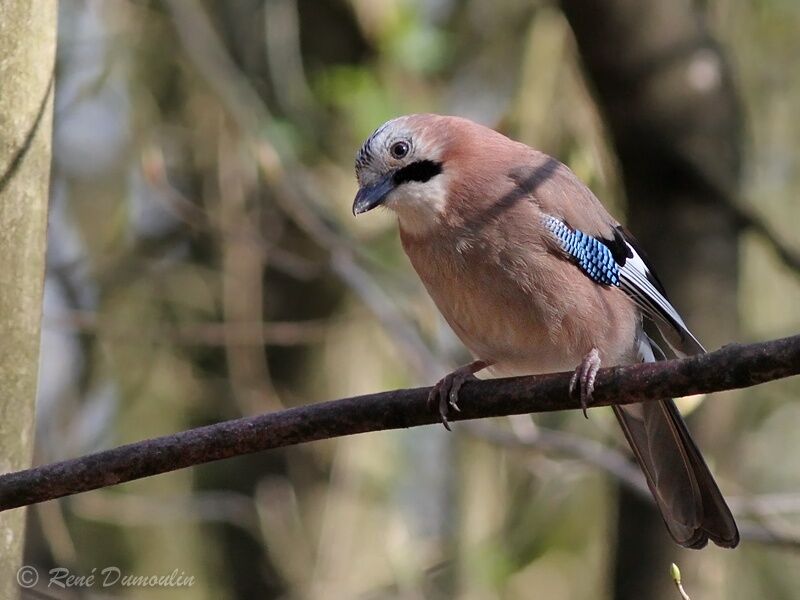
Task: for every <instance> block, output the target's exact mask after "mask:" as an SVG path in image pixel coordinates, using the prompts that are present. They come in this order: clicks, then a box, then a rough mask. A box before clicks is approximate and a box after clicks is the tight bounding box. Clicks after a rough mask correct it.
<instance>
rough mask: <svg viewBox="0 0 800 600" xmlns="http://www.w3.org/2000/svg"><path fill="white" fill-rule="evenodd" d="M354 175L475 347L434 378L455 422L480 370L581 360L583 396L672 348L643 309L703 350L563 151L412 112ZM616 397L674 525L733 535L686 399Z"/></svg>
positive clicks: (508, 372) (676, 531) (529, 370)
mask: <svg viewBox="0 0 800 600" xmlns="http://www.w3.org/2000/svg"><path fill="white" fill-rule="evenodd" d="M356 175H357V177H358V183H359V186H360V187H359V190H358V193H357V195H356V197H355V201H354V203H353V213H354V214H360V213H363V212H366V211H369V210H371V209H373V208H375V207H377V206H383V207H386V208H388V209H390V210H392V211H393V212H394V213H395V214H396V215H397V217H398V222H399V226H400V239H401V241H402V245H403V249H404V250H405V252H406V254H407V255H408V257H409V259H410V260H411V264H412V265H413V267H414V269H415V270H416V272H417V274H418V275H419V277H420V279H421V280H422V282H423V284H424V285H425V287H426V289H427V291H428V293H429V294H430V295H431V297H432V298H433V301H434V302H435V304H436V306H437V307H438V309H439V310H440V311H441V313H442V315H443V316H444V318H445V320H446V321H447V323H448V324H449V325H450V326H451V327H452V329H453V331H455V333H456V335H458V337H459V338H460V339H461V341H462V342H463V343H464V344H465V345H466V346H467V348H468V349H469V350H470V352H471V353H472V354H473V356H474V357H475V360H474V362H472V363H470V364H469V365H466V366H464V367H461V368H460V369H457V370H456V371H454V372H453V373H450V374H449V375H447V376H445V377H444V378H443V379H442V380H441V381H439V382H438V383H437V384H436V386H434V388H433V391H432V392H431V398H430V400H431V401H432V402H434V403H435V405H437V406H438V409H439V412H440V414H441V418H442V422H443V423H444V425H445V426H447V414H448V409H449V408H454V409H457V400H458V391H459V388H460V387H461V386H462V385H463V383H464V382H465V381H468V380H469V379H471V378H474V373H476V372H478V371H479V370H482V369H486V370H488V372H489V373H491V374H492V375H493V376H513V375H526V374H537V373H548V372H554V371H564V370H571V369H573V368H575V365H578V367H577V369H575V374H574V375H573V378H572V383H571V386H570V388H571V390H572V391H573V392H575V393H579V394H580V398H581V402H582V404H583V406H584V408H585V407H586V405H587V404H588V403H589V401H590V400H591V395H592V390H593V387H594V380H595V375H596V373H597V371H598V369H599V367H600V364H601V363H602V364H605V365H621V364H632V363H636V362H642V361H644V362H652V361H655V360H663V359H664V358H665V356H664V353H663V352H662V350H661V349H660V348H659V347H658V346H657V345H656V343H655V342H654V341H653V340H652V339H651V338H650V337H649V336H648V335H647V334H646V333H645V331H644V329H643V326H642V319H643V317H645V318H647V319H650V320H651V321H653V322H654V323H655V325H656V326H657V327H658V330H659V332H660V333H661V335H662V337H663V338H664V341H665V342H666V343H667V344H668V345H669V347H670V348H671V349H672V350H673V351H674V352H675V354H676V355H678V356H685V355H689V354H697V353H701V352H704V349H703V347H702V346H701V345H700V343H699V342H698V341H697V339H696V338H695V337H694V336H693V335H692V333H691V332H690V331H689V329H688V328H687V327H686V324H685V323H684V322H683V320H682V319H681V317H680V315H679V314H678V312H677V311H676V310H675V308H674V307H673V306H672V304H670V302H669V300H667V297H666V292H665V291H664V287H663V286H662V285H661V283H660V282H659V280H658V278H657V277H656V275H655V273H654V271H653V269H652V267H651V266H650V264H649V263H648V261H647V258H646V257H645V255H644V253H643V252H642V250H641V248H640V247H639V244H638V243H637V242H636V240H635V239H634V238H633V236H632V235H631V234H630V233H629V232H628V231H627V230H626V229H625V228H624V227H623V226H622V225H620V224H619V223H618V222H617V221H616V220H615V219H614V218H613V217H611V215H610V214H609V213H608V212H607V211H606V210H605V208H604V207H603V206H602V204H600V201H599V200H598V199H597V198H596V197H595V196H594V194H592V192H591V191H590V190H589V188H587V187H586V186H585V185H584V184H583V183H582V182H581V181H580V180H579V179H578V178H577V177H576V176H575V175H574V174H573V173H572V171H570V170H569V168H567V167H566V166H565V165H563V164H562V163H560V162H559V161H557V160H555V159H554V158H551V157H550V156H547V155H546V154H543V153H541V152H538V151H536V150H534V149H533V148H530V147H529V146H526V145H525V144H522V143H519V142H515V141H512V140H510V139H508V138H507V137H505V136H503V135H501V134H500V133H497V132H495V131H493V130H491V129H488V128H486V127H483V126H481V125H478V124H476V123H473V122H471V121H469V120H466V119H462V118H457V117H447V116H439V115H431V114H421V115H408V116H403V117H399V118H396V119H393V120H391V121H388V122H387V123H384V124H383V125H381V126H380V127H378V129H376V130H375V131H374V132H373V133H372V135H370V136H369V138H368V139H367V140H366V141H365V142H364V145H363V146H362V147H361V149H360V151H359V152H358V154H357V156H356ZM613 409H614V414H615V415H616V417H617V419H618V420H619V423H620V425H621V426H622V429H623V431H624V433H625V437H626V438H627V439H628V442H629V443H630V445H631V448H632V449H633V453H634V455H635V456H636V459H637V461H638V462H639V465H640V466H641V468H642V470H643V471H644V474H645V477H646V480H647V484H648V486H649V487H650V491H651V492H652V494H653V497H654V498H655V501H656V504H657V505H658V508H659V510H660V511H661V515H662V516H663V518H664V522H665V523H666V525H667V529H668V530H669V533H670V535H671V536H672V537H673V539H674V540H675V541H676V542H677V543H678V544H680V545H681V546H685V547H687V548H702V547H703V546H705V545H706V544H707V542H708V540H709V539H710V540H712V541H713V542H714V543H716V544H717V545H719V546H723V547H729V548H732V547H734V546H736V545H737V544H738V543H739V532H738V530H737V528H736V523H735V521H734V519H733V516H732V515H731V512H730V509H729V508H728V506H727V504H726V503H725V500H724V498H723V497H722V494H721V493H720V490H719V488H718V487H717V484H716V482H715V481H714V478H713V476H712V475H711V472H710V471H709V469H708V467H707V466H706V463H705V461H704V460H703V457H702V455H701V454H700V451H699V450H698V448H697V446H696V445H695V443H694V441H693V440H692V438H691V436H690V435H689V431H688V430H687V428H686V424H685V423H684V421H683V419H682V418H681V415H680V413H679V412H678V409H677V408H676V406H675V403H674V402H673V401H672V400H661V401H657V402H646V403H642V404H633V405H628V406H614V407H613ZM448 428H449V427H448Z"/></svg>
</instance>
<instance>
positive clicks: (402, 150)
mask: <svg viewBox="0 0 800 600" xmlns="http://www.w3.org/2000/svg"><path fill="white" fill-rule="evenodd" d="M389 153H390V154H391V155H392V156H393V157H394V158H404V157H405V155H406V154H408V142H395V143H394V144H392V147H391V148H389Z"/></svg>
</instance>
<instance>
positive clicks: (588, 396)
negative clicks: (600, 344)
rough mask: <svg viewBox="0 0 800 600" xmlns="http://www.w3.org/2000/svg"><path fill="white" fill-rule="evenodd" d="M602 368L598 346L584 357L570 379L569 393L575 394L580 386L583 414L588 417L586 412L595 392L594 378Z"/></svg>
mask: <svg viewBox="0 0 800 600" xmlns="http://www.w3.org/2000/svg"><path fill="white" fill-rule="evenodd" d="M599 370H600V353H599V352H598V351H597V348H592V349H591V351H590V352H589V353H588V354H587V355H586V356H584V357H583V360H582V361H581V364H579V365H578V368H577V369H575V372H574V373H573V374H572V379H570V381H569V393H570V395H572V396H574V395H575V388H576V387H577V388H580V399H581V408H582V409H583V416H584V417H586V418H587V419H588V418H589V415H588V414H586V409H587V408H588V406H589V404H590V403H591V401H592V394H593V393H594V379H595V377H597V372H598V371H599Z"/></svg>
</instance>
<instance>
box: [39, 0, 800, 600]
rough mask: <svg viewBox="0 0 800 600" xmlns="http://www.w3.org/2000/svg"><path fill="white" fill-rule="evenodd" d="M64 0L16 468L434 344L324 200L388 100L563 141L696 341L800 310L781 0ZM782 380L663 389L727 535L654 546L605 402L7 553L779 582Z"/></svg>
mask: <svg viewBox="0 0 800 600" xmlns="http://www.w3.org/2000/svg"><path fill="white" fill-rule="evenodd" d="M59 7H60V14H59V35H58V58H57V75H56V104H55V121H54V123H55V125H54V127H55V130H54V163H53V180H52V186H51V210H50V226H49V248H48V271H47V278H46V292H45V317H44V331H43V343H42V363H41V370H40V390H39V399H38V405H37V413H38V425H37V430H38V431H37V450H36V456H35V462H36V463H44V462H51V461H57V460H61V459H65V458H70V457H74V456H78V455H81V454H85V453H88V452H93V451H96V450H99V449H103V448H108V447H111V446H116V445H119V444H124V443H127V442H131V441H136V440H140V439H143V438H147V437H152V436H157V435H163V434H168V433H171V432H175V431H179V430H183V429H187V428H190V427H196V426H199V425H204V424H208V423H214V422H217V421H220V420H224V419H232V418H235V417H239V416H241V415H251V414H255V413H259V412H264V411H273V410H279V409H281V408H284V407H290V406H295V405H298V404H307V403H312V402H317V401H321V400H326V399H333V398H338V397H343V396H349V395H354V394H361V393H367V392H374V391H379V390H385V389H391V388H397V387H410V386H418V385H430V384H432V383H433V382H435V381H436V380H437V379H438V378H439V377H441V376H442V375H443V374H444V373H445V372H447V371H448V370H449V369H451V368H452V367H454V366H456V365H458V364H460V363H462V362H464V361H465V360H466V359H467V356H466V354H465V351H464V350H463V349H462V347H461V346H460V344H459V343H458V341H457V340H456V339H455V337H454V335H453V334H452V333H451V332H450V331H449V329H448V328H447V326H446V325H445V324H444V322H443V321H442V319H441V318H440V317H439V316H438V313H437V312H436V310H435V308H434V306H433V304H432V302H431V301H430V300H429V299H428V297H427V295H426V294H425V293H424V290H423V289H422V287H421V285H420V284H419V282H418V281H417V279H416V277H415V275H414V274H413V272H412V270H411V268H410V265H409V264H408V262H407V261H406V259H405V257H404V256H403V254H402V250H401V249H400V245H399V240H398V237H397V232H396V226H395V224H394V222H393V219H392V217H391V216H390V215H389V214H386V213H385V214H378V213H377V212H376V213H370V214H369V215H367V216H365V217H362V218H359V219H358V220H356V219H354V218H353V217H352V216H351V213H350V206H351V203H352V198H353V195H354V193H355V190H356V182H355V179H354V175H353V158H354V155H355V152H356V151H357V149H358V148H359V146H360V145H361V142H362V141H363V139H364V138H365V137H366V136H367V135H368V134H369V133H370V132H371V131H372V130H373V129H374V128H375V127H377V126H378V125H380V124H381V123H382V122H383V121H385V120H386V119H388V118H391V117H394V116H397V115H400V114H404V113H410V112H425V111H430V112H440V113H448V114H458V115H462V116H467V117H470V118H472V119H474V120H477V121H479V122H481V123H484V124H487V125H489V126H491V127H494V128H497V129H499V130H501V131H503V132H504V133H506V134H507V135H509V136H511V137H514V138H516V139H519V140H522V141H524V142H526V143H528V144H530V145H533V146H536V147H537V148H540V149H541V150H544V151H545V152H548V153H549V154H552V155H554V156H556V157H558V158H560V159H561V160H562V161H563V162H565V163H567V164H568V165H569V166H570V167H571V168H572V169H573V170H574V171H575V172H576V173H577V174H578V175H579V176H580V177H581V178H583V179H584V180H585V181H586V182H587V183H588V184H589V185H590V186H591V187H592V189H593V190H594V191H595V193H596V194H597V195H598V196H599V197H600V198H601V199H602V200H603V202H604V203H605V204H606V205H607V206H608V207H609V208H610V209H611V210H612V212H613V213H614V214H615V215H616V216H617V217H618V218H620V219H621V220H623V221H626V222H628V223H629V225H630V228H631V229H632V230H633V231H634V233H636V234H637V236H638V237H639V238H640V240H641V241H642V243H643V245H644V246H645V247H646V248H648V250H649V251H650V254H651V258H652V260H653V262H654V264H655V266H656V268H657V269H658V271H659V273H660V274H661V275H662V278H663V279H664V280H665V283H666V286H667V289H668V290H670V292H671V296H672V299H673V301H674V303H675V304H676V305H677V306H678V308H679V310H681V312H682V313H683V314H684V316H685V317H686V321H687V323H688V324H689V325H690V327H692V328H693V329H694V330H695V331H696V332H697V333H698V336H699V337H700V339H702V340H703V341H704V342H705V343H706V346H707V347H709V348H716V347H719V346H720V345H722V344H725V343H728V342H731V341H755V340H762V339H769V338H775V337H781V336H784V335H788V334H790V333H795V332H797V331H798V330H799V329H800V302H798V299H800V260H798V258H797V257H798V255H797V252H798V249H800V234H798V227H797V224H798V223H800V206H798V203H797V202H796V201H795V198H796V197H797V195H798V193H800V152H799V149H800V119H798V116H797V114H795V113H796V112H797V107H798V106H800V70H798V68H797V64H798V60H800V36H798V35H797V33H798V31H799V30H800V4H798V3H796V2H792V1H790V0H759V1H754V2H737V1H736V0H707V1H703V2H689V1H688V0H687V1H685V2H675V1H674V0H641V1H638V0H604V1H602V2H594V3H583V2H580V1H579V0H562V2H554V1H546V0H510V1H508V2H503V3H499V2H495V3H490V2H482V1H480V0H460V1H459V0H235V1H231V2H211V1H207V2H200V1H197V0H172V1H155V0H152V1H146V0H138V1H134V0H117V1H115V2H102V1H99V0H61V2H60V3H59ZM799 394H800V382H798V381H797V380H789V381H781V382H776V383H773V384H770V385H765V386H761V387H759V388H756V389H751V390H748V391H746V392H743V393H730V394H719V395H716V396H715V397H713V398H710V399H704V398H694V399H690V400H689V401H687V402H684V404H683V407H684V408H685V409H686V411H687V412H691V415H690V419H689V420H690V427H692V429H693V430H694V431H696V432H698V433H697V437H698V440H699V443H700V445H701V446H702V447H703V449H704V452H705V455H706V457H707V460H708V461H709V462H710V464H711V465H712V467H713V468H714V470H715V472H716V473H717V476H718V479H719V481H720V485H721V487H722V489H723V491H724V492H725V493H726V496H728V498H729V500H730V503H731V506H732V507H733V509H734V512H735V513H736V514H737V516H738V520H739V522H740V525H741V529H742V534H743V538H744V539H743V542H742V544H741V546H740V548H739V549H737V550H735V551H724V550H719V549H717V548H709V549H707V550H704V551H702V552H694V551H683V550H680V551H679V550H678V549H677V548H676V547H675V546H674V545H673V544H672V542H671V540H670V539H669V537H668V535H667V532H666V530H665V528H664V526H663V523H661V521H660V519H659V517H658V516H657V515H656V513H655V512H654V510H653V508H652V506H651V503H650V501H649V499H648V498H649V496H648V495H647V494H646V492H645V493H643V489H644V488H643V482H642V479H641V477H640V476H639V474H638V469H636V468H635V467H634V466H632V464H631V463H630V462H629V461H628V460H627V449H626V447H625V446H624V440H623V439H622V436H621V435H620V432H619V430H618V428H617V425H616V423H615V421H614V420H613V417H612V415H611V413H610V412H608V411H606V410H605V409H600V410H592V411H591V412H590V419H589V420H588V421H586V420H584V419H583V418H582V416H581V415H580V414H578V413H575V414H572V413H564V414H553V415H547V416H541V417H537V418H536V422H535V424H534V423H533V422H532V421H531V419H529V418H527V417H525V418H517V419H514V420H509V419H500V420H495V421H489V422H481V423H472V424H469V425H466V424H460V425H457V426H456V427H454V429H455V432H454V433H453V434H448V433H447V432H445V431H444V430H443V429H442V428H441V427H433V426H431V427H423V428H418V429H414V430H410V431H396V432H382V433H374V434H366V435H360V436H356V437H352V438H343V439H338V440H332V441H327V442H317V443H313V444H308V445H303V446H298V447H293V448H288V449H285V450H276V451H271V452H267V453H262V454H259V455H254V456H249V457H243V458H237V459H233V460H228V461H225V462H221V463H217V464H210V465H206V466H201V467H197V468H194V469H189V470H183V471H179V472H176V473H170V474H167V475H162V476H159V477H154V478H150V479H146V480H143V481H138V482H134V483H130V484H126V485H122V486H118V487H115V488H109V489H103V490H99V491H95V492H90V493H86V494H82V495H79V496H75V497H73V498H68V499H65V500H62V501H56V502H49V503H46V504H42V505H39V506H37V507H35V508H33V509H32V510H31V511H30V512H29V523H28V529H27V544H26V558H25V561H24V562H25V564H33V565H37V566H40V567H42V568H51V567H54V566H62V567H67V568H69V569H70V570H71V571H73V572H74V573H78V574H88V573H90V572H91V570H92V569H93V568H102V567H105V566H108V565H115V566H117V567H119V568H120V569H121V570H122V571H123V572H126V573H135V574H157V573H169V572H172V571H173V570H174V569H177V570H178V571H180V572H183V573H185V574H186V575H188V576H193V577H195V580H196V583H195V585H194V586H193V587H192V588H189V589H161V590H141V589H138V590H137V589H127V590H126V589H123V588H114V589H112V590H99V589H83V590H80V589H73V590H65V591H58V593H60V594H61V595H57V591H55V590H52V589H51V590H48V591H47V592H48V594H56V595H55V596H54V597H58V598H61V597H64V598H73V597H87V598H89V597H100V594H101V592H102V594H104V595H103V597H112V596H113V597H117V596H119V597H148V598H149V597H153V598H162V597H163V598H167V597H169V598H242V599H252V598H468V599H473V598H474V599H483V598H487V599H492V598H503V599H506V598H507V599H517V598H576V599H581V598H596V599H603V598H609V599H610V598H618V599H626V598H657V599H661V598H677V597H678V595H677V591H676V590H675V589H674V587H673V586H672V583H671V581H670V579H669V564H670V562H672V561H676V562H677V563H678V564H679V565H680V566H681V568H682V571H683V578H684V584H685V586H686V588H687V592H688V593H689V594H690V595H691V596H692V598H695V600H697V599H702V600H714V599H722V598H725V599H726V600H732V599H745V598H748V599H749V598H795V597H797V596H798V590H800V554H799V553H798V550H800V519H798V515H800V471H798V469H797V464H798V463H797V457H798V456H800V437H798V436H797V426H798V424H799V423H800V404H798V403H797V397H798V395H799ZM31 593H32V592H31ZM32 597H33V596H32ZM36 597H39V596H36Z"/></svg>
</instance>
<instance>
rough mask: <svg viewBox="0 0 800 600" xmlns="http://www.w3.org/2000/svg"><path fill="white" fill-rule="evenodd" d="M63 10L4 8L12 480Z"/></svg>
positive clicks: (1, 221) (0, 41)
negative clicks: (58, 16)
mask: <svg viewBox="0 0 800 600" xmlns="http://www.w3.org/2000/svg"><path fill="white" fill-rule="evenodd" d="M57 8H58V6H57V3H56V2H53V1H52V0H16V1H14V2H2V3H0V356H1V357H2V360H0V415H2V418H0V471H2V472H7V471H15V470H17V469H20V468H24V467H26V466H28V465H29V464H30V461H31V452H32V447H33V430H34V404H35V400H36V377H37V367H38V362H39V327H40V320H41V311H42V287H43V284H44V267H45V235H46V232H47V200H48V194H47V192H48V183H49V178H50V138H51V131H52V113H53V111H52V99H53V63H54V57H55V47H56V11H57ZM24 517H25V513H24V511H22V510H15V511H11V512H8V513H3V514H2V515H0V597H2V598H14V597H16V596H17V594H18V590H19V587H18V585H17V570H18V569H19V566H20V560H21V557H22V545H23V540H24V535H23V529H24ZM23 579H24V576H23ZM24 581H25V582H26V583H27V582H31V583H32V582H33V580H32V579H24Z"/></svg>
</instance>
